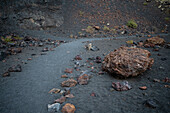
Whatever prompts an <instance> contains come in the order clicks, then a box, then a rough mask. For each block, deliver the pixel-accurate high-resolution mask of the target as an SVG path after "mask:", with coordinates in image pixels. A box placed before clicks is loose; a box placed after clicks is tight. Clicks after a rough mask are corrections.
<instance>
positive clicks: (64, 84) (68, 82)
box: [61, 79, 77, 87]
mask: <svg viewBox="0 0 170 113" xmlns="http://www.w3.org/2000/svg"><path fill="white" fill-rule="evenodd" d="M76 84H77V81H76V80H74V79H68V80H66V81H63V82H62V83H61V86H62V87H73V86H75V85H76Z"/></svg>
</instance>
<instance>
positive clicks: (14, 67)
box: [8, 64, 22, 72]
mask: <svg viewBox="0 0 170 113" xmlns="http://www.w3.org/2000/svg"><path fill="white" fill-rule="evenodd" d="M8 71H9V72H21V71H22V68H21V65H20V64H18V65H17V66H12V67H10V68H9V69H8Z"/></svg>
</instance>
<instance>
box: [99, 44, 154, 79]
mask: <svg viewBox="0 0 170 113" xmlns="http://www.w3.org/2000/svg"><path fill="white" fill-rule="evenodd" d="M150 55H151V54H150V52H149V51H148V50H144V49H141V48H130V47H120V48H119V49H116V50H115V51H113V52H111V53H110V54H108V55H107V56H106V57H105V58H104V61H103V65H102V68H103V70H105V71H107V72H109V73H111V74H117V75H121V76H123V77H129V76H137V75H139V74H141V73H142V72H144V71H146V70H147V69H148V68H150V67H151V66H152V64H153V63H154V59H153V58H149V57H150Z"/></svg>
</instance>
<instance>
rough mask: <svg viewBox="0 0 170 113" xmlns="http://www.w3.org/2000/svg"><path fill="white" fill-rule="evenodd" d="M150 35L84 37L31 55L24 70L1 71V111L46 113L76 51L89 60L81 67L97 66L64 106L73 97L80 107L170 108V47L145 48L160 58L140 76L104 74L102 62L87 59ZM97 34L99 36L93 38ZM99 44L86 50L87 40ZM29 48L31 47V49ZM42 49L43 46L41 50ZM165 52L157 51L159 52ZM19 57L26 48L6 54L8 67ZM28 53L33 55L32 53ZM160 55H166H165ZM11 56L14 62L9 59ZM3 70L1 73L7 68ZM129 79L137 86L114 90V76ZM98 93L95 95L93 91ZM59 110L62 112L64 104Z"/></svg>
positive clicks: (95, 112) (140, 111)
mask: <svg viewBox="0 0 170 113" xmlns="http://www.w3.org/2000/svg"><path fill="white" fill-rule="evenodd" d="M163 38H164V39H165V40H166V42H169V41H170V40H169V36H164V37H163ZM145 39H146V37H145V38H144V37H141V38H139V37H135V38H127V39H126V38H124V39H114V38H113V39H111V40H110V39H105V40H99V39H94V38H93V39H80V40H77V41H73V42H70V43H66V44H62V45H60V46H59V47H57V48H56V49H55V51H53V52H48V54H47V55H44V56H39V57H38V58H33V60H31V61H27V63H28V64H22V68H23V71H22V72H19V73H16V72H14V73H11V76H10V77H1V78H0V80H1V82H0V83H1V89H0V90H1V94H0V101H1V103H0V111H1V112H2V113H14V112H17V113H21V112H22V113H27V112H33V113H34V112H36V113H38V112H40V113H47V104H52V103H53V102H54V100H56V99H58V98H60V97H61V95H60V94H52V95H51V94H48V91H49V90H51V89H52V88H59V89H64V88H63V87H61V82H62V81H64V80H67V79H65V78H61V75H63V74H65V73H64V70H65V69H66V68H74V61H72V59H73V58H74V57H75V56H76V55H81V57H82V59H83V60H81V61H80V64H84V63H86V65H85V66H83V67H81V68H80V69H81V71H86V70H88V71H91V68H88V66H90V67H92V66H93V67H94V71H93V72H89V75H90V76H91V79H90V81H89V83H88V85H76V86H75V87H73V88H71V93H72V94H73V95H74V96H75V97H74V98H72V99H67V100H66V102H64V103H63V104H62V105H61V107H62V106H63V105H64V104H66V103H72V104H74V105H75V107H76V113H113V112H117V113H122V112H129V113H147V112H151V113H155V112H158V113H168V112H170V111H169V104H170V103H169V100H170V96H169V93H170V91H169V88H166V87H164V85H170V84H169V83H165V82H163V81H162V80H163V79H164V78H165V77H169V78H170V75H169V71H170V69H169V64H170V59H169V55H170V52H169V49H165V48H164V47H161V49H160V51H159V52H155V51H152V50H153V49H152V48H145V49H147V50H149V51H150V52H151V54H152V55H151V57H152V58H154V60H155V62H154V64H153V66H152V68H151V69H150V70H147V71H146V72H145V73H143V74H142V75H140V76H138V77H133V78H127V79H118V78H116V77H115V76H113V75H109V74H107V73H105V74H103V75H99V74H98V72H99V71H101V64H96V63H94V62H93V61H91V62H92V63H93V65H89V63H87V62H86V60H87V59H88V58H89V57H96V56H100V57H102V59H103V58H104V55H103V54H105V55H106V54H108V53H109V52H110V51H113V50H114V49H116V48H119V47H120V46H121V45H126V41H127V40H134V41H140V40H145ZM93 40H97V41H93ZM91 41H92V43H93V45H95V46H97V47H98V48H99V49H100V50H99V51H87V50H86V49H85V48H84V45H85V44H86V42H88V43H89V42H91ZM28 52H30V51H28ZM37 53H38V52H37ZM158 53H159V54H160V55H161V56H158V55H157V54H158ZM14 58H20V60H21V59H25V56H24V54H22V53H21V54H17V55H16V56H11V57H10V58H9V59H7V62H5V63H2V62H1V63H0V66H1V67H4V68H3V69H4V70H5V67H6V69H7V68H8V66H6V65H10V64H11V65H14V64H15V63H16V64H18V63H19V62H15V63H12V61H13V60H14ZM28 58H29V57H28ZM161 58H166V60H165V61H162V60H161ZM8 61H9V62H8ZM4 70H1V73H2V72H3V71H4ZM79 75H80V71H76V70H74V71H73V73H72V74H68V76H69V77H72V78H74V79H77V77H78V76H79ZM153 79H160V80H161V82H160V83H158V82H153ZM125 80H126V81H128V82H129V84H130V85H131V86H132V89H131V90H128V91H122V92H119V91H112V92H111V91H110V88H112V87H111V85H112V82H122V81H125ZM141 86H147V90H140V89H139V87H141ZM92 93H94V94H95V95H96V96H95V97H93V96H91V94H92ZM148 99H154V100H155V101H156V108H154V109H153V108H149V107H147V106H145V104H144V103H145V101H146V100H148ZM59 113H61V108H60V111H59Z"/></svg>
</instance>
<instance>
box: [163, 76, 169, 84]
mask: <svg viewBox="0 0 170 113" xmlns="http://www.w3.org/2000/svg"><path fill="white" fill-rule="evenodd" d="M162 81H163V82H167V83H170V79H169V78H168V77H165V79H163V80H162Z"/></svg>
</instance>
